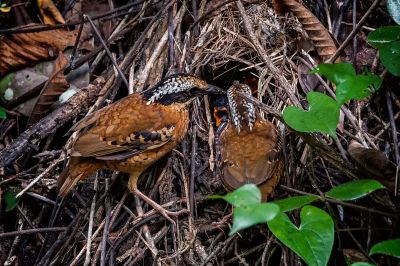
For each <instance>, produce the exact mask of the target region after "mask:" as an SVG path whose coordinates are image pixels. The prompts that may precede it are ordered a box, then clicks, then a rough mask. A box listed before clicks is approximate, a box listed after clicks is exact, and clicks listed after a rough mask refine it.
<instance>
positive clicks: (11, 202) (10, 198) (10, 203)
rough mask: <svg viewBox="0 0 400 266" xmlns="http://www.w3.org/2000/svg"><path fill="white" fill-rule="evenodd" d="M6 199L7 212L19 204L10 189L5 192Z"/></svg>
mask: <svg viewBox="0 0 400 266" xmlns="http://www.w3.org/2000/svg"><path fill="white" fill-rule="evenodd" d="M4 201H5V202H6V212H8V211H11V210H12V209H14V208H15V207H16V206H17V204H18V199H17V198H16V197H15V196H14V194H13V193H12V192H11V191H9V190H7V191H6V193H5V194H4Z"/></svg>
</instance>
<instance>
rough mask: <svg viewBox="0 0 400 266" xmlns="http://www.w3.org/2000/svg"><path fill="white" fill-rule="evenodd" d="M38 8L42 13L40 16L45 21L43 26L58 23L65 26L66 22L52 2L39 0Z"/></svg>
mask: <svg viewBox="0 0 400 266" xmlns="http://www.w3.org/2000/svg"><path fill="white" fill-rule="evenodd" d="M36 3H37V6H38V8H39V11H40V15H41V16H42V19H43V24H50V25H54V24H57V22H58V23H61V24H64V23H65V20H64V18H63V17H62V15H61V13H60V11H58V9H57V7H56V6H55V5H54V3H53V1H51V0H37V1H36Z"/></svg>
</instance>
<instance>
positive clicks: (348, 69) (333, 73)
mask: <svg viewBox="0 0 400 266" xmlns="http://www.w3.org/2000/svg"><path fill="white" fill-rule="evenodd" d="M310 73H311V74H315V73H318V74H321V75H323V76H324V77H326V78H327V79H328V80H329V81H331V82H333V83H335V84H340V83H342V82H344V81H346V80H347V79H349V78H352V77H355V76H356V71H355V69H354V67H353V65H352V64H350V63H339V64H319V65H318V67H316V68H314V69H313V70H311V71H310Z"/></svg>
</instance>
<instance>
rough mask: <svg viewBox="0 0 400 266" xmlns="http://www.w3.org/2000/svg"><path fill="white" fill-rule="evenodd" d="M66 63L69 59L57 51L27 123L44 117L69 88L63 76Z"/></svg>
mask: <svg viewBox="0 0 400 266" xmlns="http://www.w3.org/2000/svg"><path fill="white" fill-rule="evenodd" d="M68 63H69V61H68V59H67V58H66V57H65V56H64V54H63V53H59V54H58V57H57V59H56V61H55V68H54V71H53V73H52V75H51V76H50V78H49V80H48V82H47V84H46V85H45V87H44V88H43V90H42V92H41V94H40V96H39V98H38V100H37V102H36V104H35V107H34V108H33V110H32V114H31V117H30V118H29V121H28V125H32V124H34V123H36V122H37V121H39V120H40V119H41V118H42V117H44V116H45V115H46V114H47V113H48V111H49V109H50V107H51V105H52V104H53V103H54V102H56V101H57V100H58V98H59V97H60V95H61V94H62V93H63V92H64V91H66V90H67V89H68V88H69V84H68V82H67V80H66V79H65V76H64V68H65V66H67V64H68Z"/></svg>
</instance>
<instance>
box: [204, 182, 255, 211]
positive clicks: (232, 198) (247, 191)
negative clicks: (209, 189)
mask: <svg viewBox="0 0 400 266" xmlns="http://www.w3.org/2000/svg"><path fill="white" fill-rule="evenodd" d="M210 198H212V199H223V200H225V201H227V202H228V203H230V204H232V205H233V206H234V207H242V206H247V205H251V204H255V203H260V202H261V192H260V189H259V188H258V187H257V186H256V185H254V184H246V185H244V186H241V187H240V188H238V189H236V190H235V191H232V192H230V193H228V194H226V195H225V196H219V195H213V196H210Z"/></svg>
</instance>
